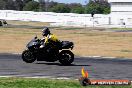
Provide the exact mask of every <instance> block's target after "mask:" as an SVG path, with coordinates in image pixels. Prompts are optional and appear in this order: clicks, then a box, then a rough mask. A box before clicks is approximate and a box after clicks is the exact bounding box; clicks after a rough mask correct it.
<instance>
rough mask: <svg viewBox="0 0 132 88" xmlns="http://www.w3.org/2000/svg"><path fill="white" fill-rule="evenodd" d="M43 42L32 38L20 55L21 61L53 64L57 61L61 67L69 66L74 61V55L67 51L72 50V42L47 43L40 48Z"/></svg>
mask: <svg viewBox="0 0 132 88" xmlns="http://www.w3.org/2000/svg"><path fill="white" fill-rule="evenodd" d="M42 43H43V41H42V40H41V39H38V38H37V36H36V37H34V38H33V39H32V40H31V41H30V42H29V43H28V44H27V46H26V47H27V49H26V50H24V51H23V53H22V59H23V61H25V62H27V63H32V62H34V61H35V60H37V61H47V62H55V61H59V62H60V63H61V64H62V65H70V64H71V63H72V62H73V61H74V54H73V53H72V52H71V51H70V50H69V49H71V50H72V49H73V47H74V44H73V42H69V41H58V42H53V41H50V40H49V41H48V44H47V45H45V46H44V48H40V46H41V45H42Z"/></svg>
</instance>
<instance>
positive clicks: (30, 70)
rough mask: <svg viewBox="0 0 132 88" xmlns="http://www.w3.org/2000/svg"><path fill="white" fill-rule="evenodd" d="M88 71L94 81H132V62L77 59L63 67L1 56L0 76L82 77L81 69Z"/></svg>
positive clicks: (17, 57) (56, 64)
mask: <svg viewBox="0 0 132 88" xmlns="http://www.w3.org/2000/svg"><path fill="white" fill-rule="evenodd" d="M82 67H84V68H85V70H88V72H89V77H90V78H92V79H129V80H132V60H125V59H123V60H117V59H116V60H114V59H103V58H83V57H76V58H75V62H74V63H73V64H72V65H71V66H61V65H60V64H59V63H58V62H55V63H49V62H34V63H31V64H27V63H25V62H23V61H22V59H21V55H14V54H0V76H14V77H33V76H39V77H53V78H58V77H68V78H75V79H77V78H79V77H81V68H82Z"/></svg>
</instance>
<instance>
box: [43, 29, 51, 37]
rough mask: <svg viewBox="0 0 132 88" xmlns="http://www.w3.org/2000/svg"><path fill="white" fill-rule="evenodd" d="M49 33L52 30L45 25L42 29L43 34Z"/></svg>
mask: <svg viewBox="0 0 132 88" xmlns="http://www.w3.org/2000/svg"><path fill="white" fill-rule="evenodd" d="M48 34H50V30H49V28H48V27H44V28H43V30H42V35H43V36H47V35H48Z"/></svg>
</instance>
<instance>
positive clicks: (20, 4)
mask: <svg viewBox="0 0 132 88" xmlns="http://www.w3.org/2000/svg"><path fill="white" fill-rule="evenodd" d="M14 3H15V6H16V10H19V11H22V10H23V7H24V5H23V1H22V0H15V1H14Z"/></svg>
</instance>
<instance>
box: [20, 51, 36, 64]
mask: <svg viewBox="0 0 132 88" xmlns="http://www.w3.org/2000/svg"><path fill="white" fill-rule="evenodd" d="M22 59H23V61H25V62H26V63H33V62H34V61H35V60H36V58H35V57H34V56H33V54H32V53H31V52H30V51H29V50H25V51H23V53H22Z"/></svg>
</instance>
